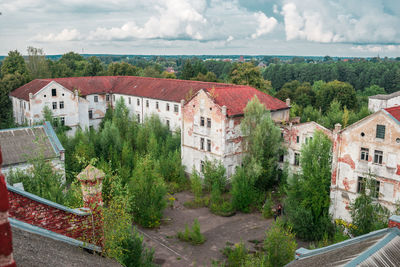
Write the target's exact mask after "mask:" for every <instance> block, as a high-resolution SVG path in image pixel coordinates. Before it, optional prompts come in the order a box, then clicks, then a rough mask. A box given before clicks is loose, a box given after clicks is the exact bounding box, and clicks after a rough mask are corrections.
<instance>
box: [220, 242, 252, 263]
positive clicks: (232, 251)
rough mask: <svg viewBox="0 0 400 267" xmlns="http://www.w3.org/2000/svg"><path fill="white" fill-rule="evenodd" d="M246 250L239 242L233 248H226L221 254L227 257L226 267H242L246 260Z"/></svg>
mask: <svg viewBox="0 0 400 267" xmlns="http://www.w3.org/2000/svg"><path fill="white" fill-rule="evenodd" d="M247 253H248V251H247V249H246V247H245V245H244V243H243V242H242V241H241V242H240V243H237V244H235V245H233V246H226V247H225V248H224V251H223V254H224V255H225V256H226V257H227V266H243V263H244V262H245V261H246V258H247Z"/></svg>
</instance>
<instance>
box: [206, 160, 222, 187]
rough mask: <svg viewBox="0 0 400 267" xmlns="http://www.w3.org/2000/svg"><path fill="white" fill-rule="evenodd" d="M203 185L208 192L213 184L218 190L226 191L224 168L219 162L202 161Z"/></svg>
mask: <svg viewBox="0 0 400 267" xmlns="http://www.w3.org/2000/svg"><path fill="white" fill-rule="evenodd" d="M203 175H204V186H205V189H206V190H207V191H208V192H211V190H212V189H213V186H214V185H215V186H217V187H218V189H219V191H220V192H225V191H226V185H227V179H226V176H225V168H224V166H223V165H222V164H221V162H218V163H217V162H212V161H208V160H206V161H205V162H204V170H203Z"/></svg>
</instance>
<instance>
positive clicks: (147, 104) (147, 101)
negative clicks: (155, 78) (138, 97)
mask: <svg viewBox="0 0 400 267" xmlns="http://www.w3.org/2000/svg"><path fill="white" fill-rule="evenodd" d="M148 107H149V100H146V108H148Z"/></svg>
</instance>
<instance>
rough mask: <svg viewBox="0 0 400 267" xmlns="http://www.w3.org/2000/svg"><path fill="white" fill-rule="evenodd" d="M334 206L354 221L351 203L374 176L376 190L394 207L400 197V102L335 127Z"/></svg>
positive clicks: (338, 215) (382, 200)
mask: <svg viewBox="0 0 400 267" xmlns="http://www.w3.org/2000/svg"><path fill="white" fill-rule="evenodd" d="M334 139H335V140H334V145H333V163H332V181H331V207H330V212H331V214H332V215H333V218H335V219H336V218H341V219H344V220H346V221H351V216H350V213H349V209H350V207H349V205H350V203H351V202H353V201H354V200H355V198H356V197H357V193H359V192H361V191H363V190H366V185H365V181H366V177H372V178H373V183H374V188H373V189H374V190H373V194H374V196H375V198H376V200H377V201H379V202H380V203H381V204H382V205H383V206H385V207H387V208H388V209H389V210H390V211H394V210H395V208H396V207H395V206H396V202H397V201H398V200H399V199H400V190H399V189H400V164H399V161H400V106H398V107H392V108H386V109H381V110H379V111H378V112H376V113H374V114H372V115H370V116H368V117H365V118H364V119H362V120H360V121H358V122H356V123H354V124H352V125H350V126H348V127H347V128H345V129H343V130H340V125H336V127H335V130H334Z"/></svg>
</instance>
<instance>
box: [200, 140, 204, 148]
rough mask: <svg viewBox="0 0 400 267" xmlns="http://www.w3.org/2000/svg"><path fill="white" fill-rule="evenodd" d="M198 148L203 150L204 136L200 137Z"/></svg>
mask: <svg viewBox="0 0 400 267" xmlns="http://www.w3.org/2000/svg"><path fill="white" fill-rule="evenodd" d="M200 150H204V138H203V137H202V138H200Z"/></svg>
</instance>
